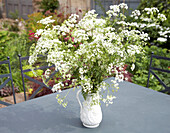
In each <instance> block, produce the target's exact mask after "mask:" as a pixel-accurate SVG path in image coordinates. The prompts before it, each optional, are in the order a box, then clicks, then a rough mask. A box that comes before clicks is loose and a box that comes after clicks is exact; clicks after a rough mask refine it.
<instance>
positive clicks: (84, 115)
mask: <svg viewBox="0 0 170 133" xmlns="http://www.w3.org/2000/svg"><path fill="white" fill-rule="evenodd" d="M80 92H81V90H78V91H77V100H78V102H79V104H80V119H81V121H82V123H83V125H84V126H85V127H88V128H96V127H98V126H99V124H100V122H101V121H102V111H101V107H100V105H99V104H95V105H91V101H92V96H90V95H89V96H87V98H86V100H85V101H84V102H83V105H82V104H81V102H80V99H79V93H80Z"/></svg>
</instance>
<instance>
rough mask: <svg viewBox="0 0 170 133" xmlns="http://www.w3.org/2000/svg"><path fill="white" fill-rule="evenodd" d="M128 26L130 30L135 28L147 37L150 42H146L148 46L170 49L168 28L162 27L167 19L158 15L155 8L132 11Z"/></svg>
mask: <svg viewBox="0 0 170 133" xmlns="http://www.w3.org/2000/svg"><path fill="white" fill-rule="evenodd" d="M128 21H129V22H130V23H129V24H130V25H131V26H132V28H134V27H135V28H136V29H138V30H140V31H141V32H145V33H147V34H148V35H149V37H150V40H148V41H147V44H148V45H149V46H151V45H155V46H159V47H164V48H169V49H170V45H169V43H170V38H169V33H170V30H169V27H166V26H164V25H163V23H164V22H165V21H167V18H166V16H165V15H164V14H161V13H159V10H158V9H157V8H155V7H152V8H144V9H143V10H142V11H139V10H135V11H132V14H131V16H130V18H128Z"/></svg>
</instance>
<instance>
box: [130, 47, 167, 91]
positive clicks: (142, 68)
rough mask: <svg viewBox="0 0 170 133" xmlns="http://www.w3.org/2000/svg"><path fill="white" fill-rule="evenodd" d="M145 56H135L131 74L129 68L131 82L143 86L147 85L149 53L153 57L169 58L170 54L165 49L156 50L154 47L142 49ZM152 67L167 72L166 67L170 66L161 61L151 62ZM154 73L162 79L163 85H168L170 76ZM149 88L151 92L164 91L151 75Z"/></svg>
mask: <svg viewBox="0 0 170 133" xmlns="http://www.w3.org/2000/svg"><path fill="white" fill-rule="evenodd" d="M144 50H145V54H144V55H143V56H136V63H135V66H136V67H135V70H134V71H133V72H132V71H131V70H130V68H129V72H131V73H132V74H133V75H134V76H133V78H132V82H133V83H136V84H139V85H142V86H145V87H146V84H147V79H148V72H149V63H150V57H151V53H152V52H154V54H155V55H159V56H164V57H169V58H170V53H169V52H168V50H167V49H166V48H164V49H162V48H158V47H156V46H151V47H148V46H146V47H144ZM153 66H156V67H158V68H162V69H163V68H164V69H166V70H168V67H169V66H170V62H168V61H163V60H153ZM155 73H156V74H157V75H158V76H159V77H160V79H162V80H163V81H164V82H165V84H167V85H168V84H170V80H169V79H170V74H167V73H163V72H156V71H155ZM149 88H151V89H153V90H161V89H164V88H163V86H162V85H161V84H160V83H159V81H158V80H157V79H156V78H155V77H153V75H152V74H151V78H150V82H149Z"/></svg>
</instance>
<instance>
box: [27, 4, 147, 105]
mask: <svg viewBox="0 0 170 133" xmlns="http://www.w3.org/2000/svg"><path fill="white" fill-rule="evenodd" d="M126 8H127V5H126V4H120V5H114V6H111V7H110V10H109V11H108V12H107V13H106V14H107V15H108V16H107V17H106V18H98V17H97V14H95V10H91V11H88V12H87V13H86V14H85V16H84V17H83V18H82V19H81V20H80V21H78V17H79V16H78V15H76V14H72V15H71V16H70V17H69V19H68V20H66V21H64V22H63V24H62V25H52V23H53V22H54V20H51V17H48V18H45V19H43V20H41V21H39V23H42V24H44V25H46V26H45V28H44V29H40V30H37V32H36V35H37V36H40V38H39V39H38V41H37V44H36V45H35V48H34V50H33V52H32V55H31V56H30V59H29V63H30V65H33V64H34V63H35V61H36V60H37V55H38V54H43V55H44V54H47V60H46V61H47V62H48V63H49V64H54V65H55V69H56V70H59V73H60V74H61V75H62V79H61V80H60V81H58V83H57V84H55V85H54V86H53V89H52V90H53V91H61V88H62V87H63V86H64V84H63V81H64V80H71V81H72V85H73V86H77V85H80V86H81V87H82V94H83V96H84V98H85V99H86V96H87V95H88V94H93V93H99V94H100V100H101V101H103V102H104V103H106V105H108V104H112V102H113V99H114V98H115V97H114V95H113V93H112V92H114V90H117V89H118V88H119V87H118V82H121V81H123V80H124V75H123V73H127V71H121V70H122V69H123V67H124V65H125V61H126V59H129V58H131V59H132V67H131V68H132V70H133V69H134V68H135V66H134V62H135V54H136V53H140V52H141V51H142V45H144V44H145V42H144V40H147V39H148V36H147V34H145V33H141V32H140V31H138V30H133V29H130V28H129V27H128V26H127V25H126V24H124V25H123V26H122V24H121V25H120V24H119V23H118V22H120V21H123V20H124V19H125V18H126V16H125V15H124V14H123V13H121V12H122V11H123V9H126ZM113 75H114V76H115V79H114V80H113V81H112V82H113V85H112V88H113V91H112V92H110V91H109V89H108V87H109V85H108V84H107V83H106V82H104V79H106V78H108V77H109V76H113ZM102 92H107V93H106V94H107V95H106V97H104V96H103V95H102ZM57 98H58V102H59V103H60V104H62V105H63V106H64V107H65V106H66V105H67V101H65V97H64V98H60V97H59V95H58V96H57Z"/></svg>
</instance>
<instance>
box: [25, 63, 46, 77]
mask: <svg viewBox="0 0 170 133" xmlns="http://www.w3.org/2000/svg"><path fill="white" fill-rule="evenodd" d="M37 67H39V66H37ZM30 68H31V67H30V66H29V65H25V66H23V70H26V69H30ZM35 72H36V76H41V75H42V74H43V72H44V71H43V70H40V69H38V70H35ZM25 74H26V75H27V76H29V77H35V75H34V73H33V72H32V71H29V72H26V73H25Z"/></svg>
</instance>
